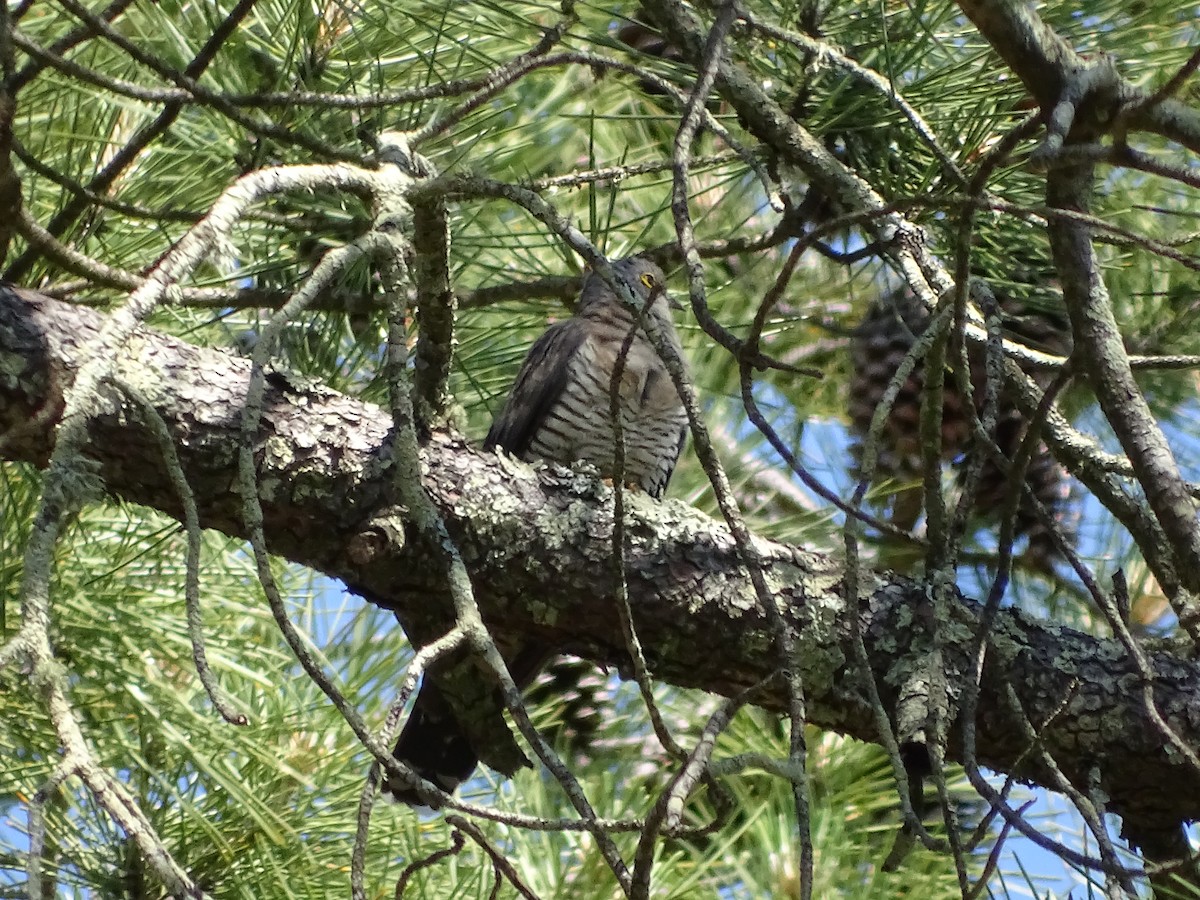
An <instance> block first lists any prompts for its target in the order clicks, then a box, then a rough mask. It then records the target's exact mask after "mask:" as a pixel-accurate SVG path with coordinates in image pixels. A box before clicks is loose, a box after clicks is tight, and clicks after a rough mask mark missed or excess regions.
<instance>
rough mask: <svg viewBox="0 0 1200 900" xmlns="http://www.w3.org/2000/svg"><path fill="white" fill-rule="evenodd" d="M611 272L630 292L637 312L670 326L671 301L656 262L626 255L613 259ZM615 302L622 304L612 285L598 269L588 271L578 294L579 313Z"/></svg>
mask: <svg viewBox="0 0 1200 900" xmlns="http://www.w3.org/2000/svg"><path fill="white" fill-rule="evenodd" d="M612 267H613V271H614V272H615V273H616V275H617V278H618V279H620V280H621V281H622V282H623V283H624V284H625V285H626V286H627V287H628V288H629V290H630V291H631V292H632V293H633V298H634V302H635V303H636V304H637V307H638V311H639V312H643V313H644V312H647V311H648V312H649V313H650V314H651V315H653V316H655V317H656V318H657V319H658V320H659V323H660V325H661V326H663V327H670V326H671V309H670V308H671V307H672V306H674V304H673V303H672V302H671V298H670V297H669V296H668V295H667V279H666V276H665V275H663V271H662V269H660V268H659V267H658V265H657V264H656V263H654V262H652V261H650V260H648V259H646V258H644V257H641V256H627V257H626V258H625V259H618V260H615V261H614V262H613V264H612ZM610 304H617V305H618V306H621V307H625V304H624V302H623V301H622V300H621V299H620V297H618V296H617V293H616V291H614V290H613V289H612V286H611V285H609V284H608V282H607V281H605V280H604V278H603V277H602V276H601V275H600V274H599V273H597V272H591V273H589V274H588V276H587V278H586V279H585V280H584V283H583V293H582V294H581V295H580V297H579V310H578V315H583V316H586V315H588V314H589V313H593V314H594V313H595V312H598V311H599V310H600V309H601V308H602V307H605V306H608V305H610Z"/></svg>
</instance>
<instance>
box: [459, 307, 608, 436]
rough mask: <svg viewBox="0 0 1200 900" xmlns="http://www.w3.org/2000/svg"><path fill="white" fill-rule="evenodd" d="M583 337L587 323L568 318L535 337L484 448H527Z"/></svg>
mask: <svg viewBox="0 0 1200 900" xmlns="http://www.w3.org/2000/svg"><path fill="white" fill-rule="evenodd" d="M586 339H587V323H586V322H583V321H580V320H579V319H568V320H566V321H564V322H559V323H558V324H557V325H553V326H551V327H550V329H549V330H548V331H546V333H545V334H543V335H542V336H541V337H540V338H538V340H537V342H536V343H534V345H533V347H531V348H530V350H529V355H528V356H526V357H525V362H523V363H522V364H521V371H520V372H518V373H517V378H516V381H514V382H513V387H512V391H510V392H509V395H508V399H507V400H506V401H505V403H504V408H503V409H502V410H500V414H499V415H498V416H496V419H495V421H493V422H492V428H491V430H490V431H489V432H488V435H487V438H486V439H485V440H484V442H483V447H484V449H485V450H491V449H494V448H496V447H502V448H504V449H505V450H507V451H508V452H509V453H511V454H513V455H514V456H523V455H524V454H525V452H526V451H527V450H528V449H529V445H530V443H531V442H532V441H533V437H534V435H535V434H537V431H538V429H539V428H540V427H541V425H542V422H543V421H544V420H545V418H546V415H547V414H548V413H549V412H550V410H551V409H553V408H554V404H555V403H556V402H558V398H559V397H560V396H562V392H563V388H564V386H565V385H566V382H567V373H568V372H569V371H570V367H571V359H572V358H573V357H574V356H575V354H576V353H577V352H579V348H580V347H581V346H582V345H583V342H584V340H586Z"/></svg>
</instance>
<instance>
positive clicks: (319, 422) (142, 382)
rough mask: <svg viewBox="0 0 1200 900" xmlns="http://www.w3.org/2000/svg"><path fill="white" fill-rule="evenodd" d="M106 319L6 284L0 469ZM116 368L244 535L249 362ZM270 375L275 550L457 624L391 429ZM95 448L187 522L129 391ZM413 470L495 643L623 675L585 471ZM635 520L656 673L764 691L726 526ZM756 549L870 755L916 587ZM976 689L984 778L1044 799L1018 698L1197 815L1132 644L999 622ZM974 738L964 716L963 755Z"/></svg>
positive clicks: (956, 626)
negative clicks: (1017, 784)
mask: <svg viewBox="0 0 1200 900" xmlns="http://www.w3.org/2000/svg"><path fill="white" fill-rule="evenodd" d="M101 322H102V316H101V315H100V314H99V313H96V312H94V311H91V310H88V309H86V308H82V307H75V306H71V305H68V304H64V303H60V302H58V301H54V300H51V299H49V298H45V297H41V296H39V295H37V294H34V293H32V292H28V291H19V290H15V289H11V288H0V455H3V456H4V457H5V458H8V459H13V460H24V461H27V462H31V463H35V464H37V463H39V462H42V461H44V460H45V459H46V458H47V455H48V453H49V451H50V449H51V447H52V442H53V440H54V428H53V424H54V422H55V420H56V419H57V416H58V412H59V411H60V409H61V402H62V390H63V388H64V386H65V385H66V384H68V383H69V381H70V379H71V377H72V372H73V371H74V369H75V368H76V367H77V366H78V364H79V362H80V361H81V359H82V358H83V354H84V353H85V352H86V342H87V341H88V339H89V338H90V337H92V336H94V335H95V333H96V331H97V329H98V327H99V325H100V323H101ZM120 373H121V374H120V377H121V378H122V379H124V380H126V381H127V382H130V383H134V384H136V385H137V386H138V387H139V388H140V390H141V392H142V393H143V394H144V395H146V396H149V397H150V398H151V399H152V400H153V402H154V403H155V405H156V408H157V410H158V412H159V414H160V415H161V416H162V417H163V418H164V420H165V421H166V422H167V424H168V426H169V428H170V430H171V432H172V434H173V436H174V439H175V442H176V445H177V446H178V452H179V455H180V459H181V461H182V464H183V466H184V470H185V472H186V474H187V477H188V479H189V482H190V484H191V486H192V488H193V490H194V492H195V494H196V498H197V502H198V504H199V508H200V514H201V516H202V520H203V523H204V524H205V525H206V526H207V527H210V528H215V529H218V530H220V531H222V532H225V533H228V534H231V535H240V534H241V533H242V525H241V522H240V513H239V510H240V502H239V500H238V498H237V497H236V496H235V495H234V494H233V491H232V488H233V484H234V480H235V476H234V469H235V463H234V460H235V450H236V441H237V434H238V429H239V421H240V413H241V406H242V401H243V398H244V395H245V390H246V384H247V381H248V378H249V373H250V364H249V362H248V361H246V360H244V359H241V358H239V357H236V356H233V355H231V354H228V353H225V352H222V351H219V350H212V349H201V348H197V347H194V346H192V345H189V344H187V343H184V342H182V341H179V340H176V339H173V338H170V337H168V336H165V335H163V334H160V333H156V332H154V331H151V330H149V329H143V330H141V331H139V332H138V334H137V336H136V338H135V339H134V340H132V341H131V342H130V343H129V346H128V352H127V353H126V355H125V358H124V359H123V360H122V361H121V364H120ZM268 381H269V388H268V395H267V401H266V404H265V407H264V418H263V421H262V424H261V427H260V429H259V433H258V444H257V455H258V460H259V484H260V491H261V495H262V500H263V508H264V515H265V520H266V528H267V536H268V542H269V545H270V547H271V549H272V550H273V551H274V552H276V553H278V554H280V555H282V556H284V557H287V558H288V559H291V560H293V561H295V562H298V563H301V564H303V565H306V566H310V567H312V568H314V569H317V570H320V571H322V572H325V573H327V574H329V575H332V576H335V577H337V578H340V579H342V580H343V581H344V582H345V583H346V584H347V585H348V586H349V587H350V588H351V589H352V590H354V591H356V592H358V593H359V594H360V595H362V596H363V597H364V598H365V599H367V600H369V601H370V602H372V603H376V604H379V605H381V606H383V607H386V608H389V609H404V610H405V615H406V616H408V617H411V618H413V619H414V620H415V621H420V620H422V618H427V619H429V620H430V621H438V620H444V619H445V617H446V615H447V607H448V601H445V600H444V598H443V595H442V593H441V592H440V591H439V578H438V575H437V571H436V570H437V567H436V566H434V565H433V564H431V562H430V560H431V558H432V557H431V556H430V555H429V554H428V553H427V552H426V551H425V550H424V549H423V548H422V547H421V545H420V542H419V541H417V540H415V539H413V536H412V535H408V538H409V540H404V539H403V537H404V523H403V520H402V512H400V511H397V509H396V508H395V506H394V505H393V504H392V502H391V500H390V498H389V497H388V484H389V473H390V465H391V462H390V448H389V431H390V427H391V423H390V421H389V419H388V417H387V415H386V414H385V413H384V411H382V410H380V409H379V408H377V407H374V406H371V405H370V404H366V403H362V402H360V401H357V400H355V399H353V398H350V397H347V396H343V395H341V394H337V393H335V392H333V391H330V390H328V389H326V388H323V387H321V386H319V385H314V384H311V383H306V382H304V381H302V380H300V379H295V378H293V377H291V376H289V375H287V374H285V373H276V374H272V375H270V376H269V378H268ZM90 441H91V443H90V445H89V448H88V452H89V453H90V455H91V456H92V458H93V459H94V461H95V463H96V466H97V470H98V472H99V473H100V475H101V476H102V477H103V479H104V483H105V485H106V487H107V489H108V490H109V491H110V492H111V493H112V494H113V495H116V496H118V497H121V498H123V499H125V500H129V501H133V502H137V503H141V504H145V505H147V506H150V507H153V508H155V509H159V510H162V511H164V512H166V513H167V514H169V515H178V514H179V509H178V502H177V500H176V497H175V492H174V490H173V488H172V487H171V485H170V483H169V481H168V479H167V476H166V473H165V471H164V468H163V465H162V463H161V462H160V460H159V458H158V453H157V451H156V450H155V442H154V441H153V440H152V439H151V438H150V437H149V436H148V434H147V431H146V429H145V427H144V426H143V425H142V424H141V423H140V422H139V421H138V418H137V414H136V410H135V408H134V407H133V406H132V405H129V404H123V403H122V400H121V393H120V391H119V389H118V388H117V387H115V386H114V387H112V389H111V390H110V392H109V397H108V402H107V403H106V404H105V405H104V406H103V407H102V408H98V409H97V410H96V411H95V415H94V417H93V418H92V420H91V423H90ZM421 462H422V471H423V477H424V479H425V483H426V488H427V489H428V491H429V493H430V495H431V496H432V498H433V500H434V502H435V503H436V504H437V506H438V508H439V509H440V512H441V514H442V515H443V516H444V518H445V521H446V524H447V527H448V528H449V531H450V534H451V536H452V538H453V540H454V541H455V542H456V543H457V545H458V548H459V550H460V551H461V553H462V556H463V558H464V560H465V561H466V563H467V565H468V567H469V568H470V571H471V576H472V580H473V583H474V586H475V590H476V592H477V599H478V602H479V603H480V605H481V608H482V610H483V612H484V615H485V617H486V618H487V620H488V621H489V624H490V625H491V627H493V628H495V629H496V630H497V631H498V632H500V633H504V632H508V633H516V632H519V633H524V634H532V635H536V636H537V637H538V638H540V639H542V640H547V641H551V642H553V643H555V644H557V645H559V646H562V647H563V648H565V649H569V650H571V651H573V652H576V653H579V654H580V655H582V656H585V657H587V658H590V659H593V660H595V661H597V662H601V663H607V664H615V665H617V666H623V665H625V664H626V663H627V658H626V654H625V652H624V649H623V646H624V642H623V640H622V637H621V633H620V626H619V624H618V616H617V615H616V613H615V609H614V606H613V602H612V600H611V599H610V597H611V585H610V584H609V582H608V577H609V575H608V573H609V572H610V567H609V565H608V560H609V554H610V551H611V539H610V528H611V510H612V501H611V491H610V490H609V489H608V488H607V487H605V486H604V485H603V483H601V482H600V481H598V480H596V479H595V478H593V477H591V476H590V475H588V474H587V473H581V472H571V471H568V470H563V469H558V468H552V469H545V470H541V471H534V470H533V469H531V468H529V467H527V466H524V465H522V464H519V463H516V462H513V461H511V460H508V459H505V458H501V457H498V456H495V455H492V454H485V453H481V452H479V451H477V450H475V449H473V448H472V447H471V446H470V445H469V444H468V443H467V442H466V441H465V440H464V439H463V438H461V437H459V436H456V435H449V434H442V433H438V434H434V435H433V436H432V437H431V438H430V440H429V442H428V443H427V445H426V446H425V448H424V451H423V458H422V461H421ZM627 504H628V513H629V516H630V520H629V524H628V527H627V529H626V533H627V535H628V538H629V541H630V547H629V551H628V554H627V558H628V581H629V593H630V600H631V604H632V606H633V609H634V610H635V618H636V625H637V629H638V632H639V635H640V637H641V639H642V642H643V644H644V645H645V648H646V653H647V657H648V660H649V663H650V666H651V669H652V671H653V673H654V675H655V676H656V677H657V678H660V679H663V680H664V681H667V682H670V683H673V684H677V685H680V686H684V687H692V688H700V689H703V690H706V691H711V692H715V693H718V694H723V695H732V694H734V693H736V692H739V691H741V690H742V689H744V688H746V687H748V686H750V685H753V684H755V683H757V682H758V681H760V680H761V679H763V678H764V677H766V676H768V675H770V674H771V673H772V671H773V669H774V668H775V667H776V663H775V653H774V651H773V649H772V647H773V644H772V640H771V635H770V631H769V628H768V626H767V620H766V616H765V614H764V612H763V611H762V609H761V608H760V607H759V605H758V603H757V602H756V600H755V598H754V592H753V590H752V588H751V586H750V581H749V578H748V577H747V575H746V573H745V570H744V568H743V567H742V566H741V564H740V563H739V561H738V557H737V552H736V550H735V547H734V545H733V542H732V540H731V538H730V537H729V534H728V532H727V530H726V529H725V527H724V526H723V525H721V524H719V523H717V522H714V521H713V520H711V519H709V518H707V517H706V516H703V515H701V514H699V513H697V512H696V511H694V510H692V509H690V508H688V507H687V506H685V505H683V504H681V503H678V502H670V501H668V502H664V503H654V502H650V501H647V500H645V499H643V498H638V497H630V498H628V499H627ZM759 546H760V550H761V553H762V555H763V558H764V565H765V566H766V573H765V574H766V577H767V582H768V584H769V585H771V587H772V589H773V590H774V591H775V592H776V594H777V597H778V599H779V601H780V603H781V605H782V607H783V608H784V609H785V611H786V614H787V616H788V618H789V619H790V620H791V621H792V622H793V623H794V624H795V626H796V633H797V635H798V640H797V655H796V659H795V660H793V661H792V662H793V665H794V666H795V667H796V668H797V669H798V670H799V671H800V672H801V673H802V675H803V678H804V685H805V692H806V697H807V700H808V710H809V715H810V720H811V721H812V722H813V723H815V724H817V725H821V726H824V727H827V728H833V729H837V730H839V731H843V732H846V733H849V734H852V735H855V736H856V737H859V738H862V739H864V740H868V741H871V740H874V739H875V738H876V732H875V726H874V719H873V718H872V715H871V712H870V709H869V706H868V701H867V699H866V695H865V692H864V690H863V689H862V684H863V678H862V675H863V673H861V672H858V671H855V669H854V666H853V663H852V659H853V654H852V652H851V649H850V644H849V640H850V627H849V625H850V620H849V618H848V617H849V616H850V615H857V616H858V617H859V621H860V623H861V627H862V631H863V634H864V636H865V641H866V649H867V653H868V656H869V658H870V660H871V666H872V669H873V670H874V673H875V675H876V677H877V678H878V679H879V681H880V685H881V688H882V690H883V692H884V700H885V703H889V704H891V703H894V701H895V697H894V696H892V693H893V692H892V689H891V687H890V685H891V684H892V683H893V682H894V683H897V684H899V683H902V674H903V672H905V671H906V670H908V669H909V668H911V665H918V664H919V662H920V660H921V659H922V658H924V656H925V655H926V654H927V653H928V652H929V647H930V643H929V642H930V635H929V633H928V628H927V626H926V622H927V619H928V615H929V614H930V610H931V607H930V606H929V604H927V603H926V601H925V600H924V599H923V598H924V596H925V591H924V587H923V585H921V584H920V583H918V582H913V581H910V580H906V579H902V578H899V577H897V576H894V575H892V574H890V573H863V576H862V577H861V578H860V584H861V585H862V588H861V591H862V595H861V596H859V597H846V596H845V595H844V581H843V570H842V567H841V565H840V564H839V562H838V561H837V560H836V559H834V558H832V557H830V556H827V555H824V554H821V553H816V552H811V551H809V550H806V549H804V548H800V547H793V546H788V545H784V544H780V543H775V542H771V541H766V540H761V541H760V542H759ZM978 608H979V607H978V604H977V603H975V602H974V601H972V600H970V599H968V598H960V603H958V604H957V606H956V607H955V615H956V621H954V622H947V623H941V627H940V629H939V635H938V637H939V640H940V641H942V642H946V641H949V643H948V644H947V643H943V644H942V646H941V652H942V653H943V655H944V658H945V659H946V660H947V661H948V664H949V665H950V666H951V667H952V668H953V669H954V672H952V673H950V675H951V681H952V682H953V679H954V678H955V677H957V678H960V679H961V678H964V677H968V675H969V673H970V672H971V671H972V667H971V665H970V662H969V656H970V649H971V646H972V641H973V623H974V621H975V616H976V613H977V611H978ZM1153 661H1154V665H1155V668H1156V672H1157V680H1156V683H1155V695H1156V697H1157V700H1158V707H1159V709H1160V710H1161V712H1162V713H1163V715H1164V717H1165V718H1166V720H1167V721H1168V723H1169V724H1170V725H1171V726H1172V727H1174V729H1175V730H1176V731H1177V732H1178V733H1179V735H1180V736H1181V738H1182V739H1183V740H1184V741H1186V742H1187V743H1188V744H1190V745H1193V746H1195V745H1197V744H1198V743H1200V665H1197V664H1195V663H1193V662H1191V661H1188V660H1184V659H1181V658H1176V657H1173V656H1170V655H1167V654H1162V653H1160V654H1157V655H1155V656H1154V657H1153ZM910 663H911V665H910ZM397 674H399V673H397ZM982 678H983V680H982V690H981V698H980V705H979V715H978V717H977V721H976V722H975V723H974V727H975V729H976V736H977V748H978V754H979V761H980V762H982V763H984V764H986V765H988V766H990V767H992V768H994V769H996V770H999V771H1002V772H1012V773H1014V774H1016V775H1017V776H1019V777H1020V778H1022V779H1025V780H1028V781H1032V782H1035V783H1040V784H1045V785H1049V784H1051V778H1050V776H1049V775H1048V773H1046V772H1045V771H1043V770H1042V769H1040V768H1039V767H1038V765H1037V763H1036V761H1031V760H1029V759H1025V757H1026V756H1036V754H1027V753H1026V751H1027V750H1028V748H1027V747H1026V746H1025V744H1024V742H1023V740H1022V739H1021V738H1020V729H1019V727H1018V726H1017V724H1016V722H1015V720H1014V718H1013V714H1012V712H1011V710H1010V709H1009V708H1008V706H1007V705H1006V702H1005V700H1004V699H1003V698H1004V696H1005V692H1006V690H1007V688H1009V687H1011V688H1012V689H1013V690H1014V691H1015V693H1016V696H1017V697H1018V698H1019V700H1020V703H1021V704H1022V706H1023V708H1024V710H1025V713H1026V714H1027V716H1028V717H1029V719H1030V721H1032V722H1033V723H1034V725H1035V727H1038V728H1039V730H1040V733H1041V739H1042V746H1043V748H1044V749H1045V750H1047V751H1049V753H1050V754H1051V755H1052V756H1053V757H1054V759H1055V760H1056V761H1057V763H1058V765H1059V766H1060V768H1061V770H1062V771H1063V773H1064V774H1065V775H1066V776H1067V777H1068V778H1069V779H1071V781H1072V782H1074V783H1075V784H1077V785H1085V784H1088V783H1089V782H1088V778H1089V774H1090V773H1093V772H1096V771H1098V772H1099V773H1101V775H1100V784H1099V787H1100V788H1101V789H1102V790H1103V791H1104V792H1105V793H1106V794H1107V795H1108V796H1109V798H1110V799H1111V804H1110V807H1109V808H1110V811H1113V812H1117V813H1119V814H1122V815H1126V816H1132V817H1134V818H1136V819H1137V820H1138V821H1144V822H1155V821H1157V822H1163V823H1164V824H1165V823H1177V822H1179V821H1181V820H1188V819H1192V818H1196V817H1197V816H1200V772H1197V771H1195V770H1194V769H1191V768H1189V767H1188V766H1187V765H1186V763H1184V762H1183V761H1181V760H1180V759H1179V758H1178V756H1177V755H1176V754H1172V753H1170V752H1168V751H1167V750H1166V749H1165V748H1164V741H1163V740H1162V738H1161V736H1160V735H1159V734H1158V732H1157V731H1156V730H1155V727H1154V725H1153V723H1152V722H1151V720H1150V718H1149V717H1148V715H1147V713H1146V710H1145V709H1144V707H1143V704H1142V701H1141V690H1140V684H1141V683H1140V680H1139V677H1138V675H1137V674H1136V671H1135V668H1134V665H1133V663H1132V662H1131V661H1130V660H1128V659H1127V658H1126V656H1125V653H1124V651H1123V650H1122V648H1121V647H1120V646H1119V645H1118V644H1117V643H1115V642H1113V641H1109V640H1103V639H1098V638H1095V637H1092V636H1089V635H1085V634H1082V633H1079V632H1077V631H1074V630H1071V629H1069V628H1065V627H1061V626H1057V625H1054V624H1052V623H1048V622H1041V621H1036V620H1034V619H1032V618H1031V617H1029V616H1026V615H1024V614H1022V613H1020V612H1019V611H1015V610H1008V611H1003V612H1001V614H1000V615H999V617H998V620H997V623H996V625H995V626H994V631H993V640H992V646H991V650H990V651H989V653H988V658H987V663H986V665H985V667H984V669H983V676H982ZM786 701H787V698H786V691H785V688H784V684H783V680H782V679H774V680H772V681H770V682H769V683H767V685H766V686H765V687H763V688H762V689H761V690H760V691H759V692H758V693H757V694H756V695H755V698H754V701H753V702H755V703H757V704H759V705H761V706H763V707H766V708H770V709H775V710H781V709H783V708H784V707H785V705H786ZM1046 722H1049V723H1050V724H1049V725H1045V727H1043V725H1044V723H1046ZM961 733H962V723H957V724H956V726H955V728H954V729H953V731H952V734H953V735H954V737H953V739H952V744H953V745H952V746H951V747H950V755H951V756H955V755H957V754H958V752H959V748H958V743H959V740H960V738H959V736H960V735H961Z"/></svg>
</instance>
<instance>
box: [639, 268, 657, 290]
mask: <svg viewBox="0 0 1200 900" xmlns="http://www.w3.org/2000/svg"><path fill="white" fill-rule="evenodd" d="M641 281H642V284H644V285H645V286H646V287H648V288H650V289H652V290H653V288H654V286H655V285H656V284H658V282H657V281H655V280H654V276H653V275H651V274H650V273H649V272H643V273H642V278H641Z"/></svg>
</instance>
